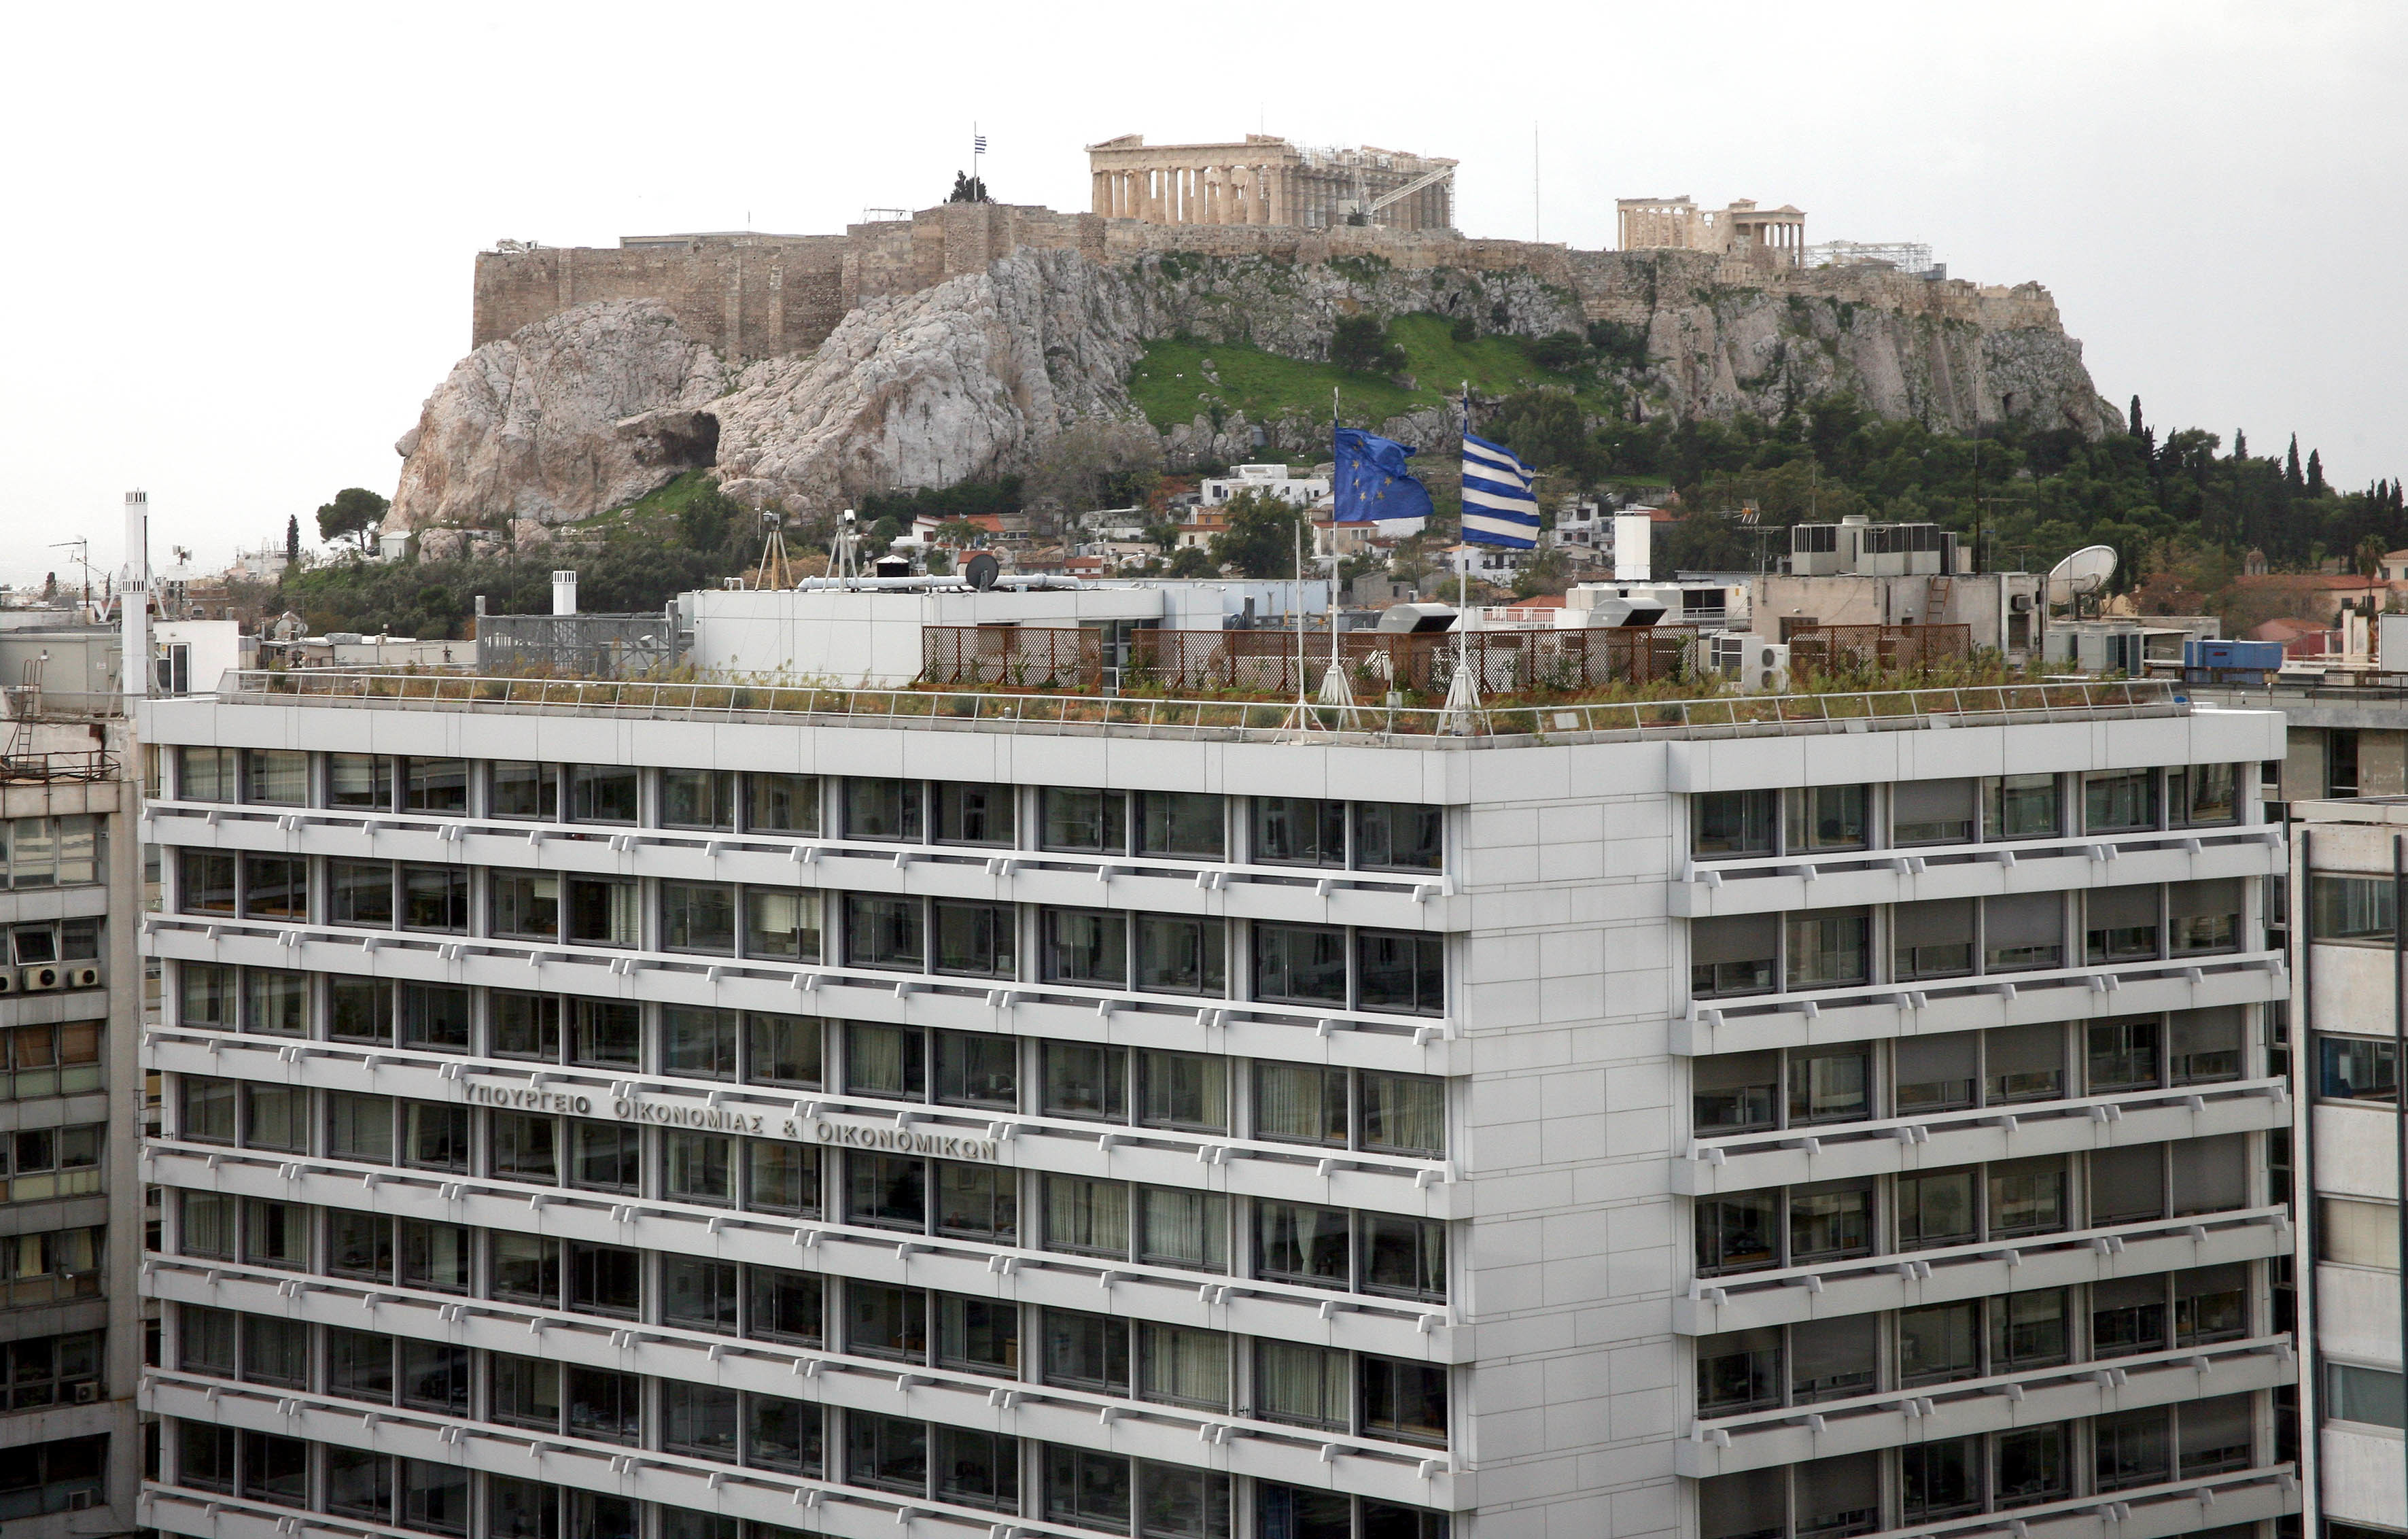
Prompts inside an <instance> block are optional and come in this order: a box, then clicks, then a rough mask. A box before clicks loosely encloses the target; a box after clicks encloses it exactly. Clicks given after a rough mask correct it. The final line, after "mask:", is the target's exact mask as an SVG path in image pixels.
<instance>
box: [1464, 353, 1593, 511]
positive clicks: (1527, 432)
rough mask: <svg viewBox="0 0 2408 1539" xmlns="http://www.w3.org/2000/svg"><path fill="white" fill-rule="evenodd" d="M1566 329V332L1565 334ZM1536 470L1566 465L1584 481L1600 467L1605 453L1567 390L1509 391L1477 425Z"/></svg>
mask: <svg viewBox="0 0 2408 1539" xmlns="http://www.w3.org/2000/svg"><path fill="white" fill-rule="evenodd" d="M1567 335H1569V334H1567ZM1480 436H1481V437H1482V438H1484V439H1495V440H1496V441H1497V442H1498V443H1501V444H1503V445H1504V446H1505V447H1506V448H1508V449H1511V450H1512V451H1513V453H1517V454H1519V455H1521V456H1522V458H1524V459H1525V460H1527V461H1528V462H1529V463H1530V464H1531V465H1532V466H1533V467H1536V468H1538V469H1541V470H1558V469H1560V470H1569V471H1570V472H1571V473H1572V474H1573V475H1574V476H1575V477H1578V478H1579V479H1581V480H1583V481H1587V480H1590V479H1592V478H1593V477H1595V476H1596V475H1597V474H1598V471H1599V470H1601V469H1602V468H1603V466H1602V464H1601V461H1602V460H1603V458H1604V455H1603V454H1602V453H1600V452H1599V451H1598V447H1597V445H1595V444H1594V443H1592V442H1591V441H1590V439H1589V436H1588V423H1587V420H1586V419H1585V418H1584V416H1583V415H1582V413H1581V409H1580V403H1579V402H1578V401H1575V400H1574V399H1572V396H1571V393H1570V391H1566V390H1526V391H1523V392H1522V393H1521V394H1519V395H1515V396H1506V397H1505V399H1504V400H1502V401H1500V402H1498V406H1497V410H1494V411H1492V412H1490V413H1489V414H1488V420H1487V421H1486V422H1484V423H1483V424H1481V426H1480Z"/></svg>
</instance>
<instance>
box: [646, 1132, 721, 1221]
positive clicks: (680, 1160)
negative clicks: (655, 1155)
mask: <svg viewBox="0 0 2408 1539" xmlns="http://www.w3.org/2000/svg"><path fill="white" fill-rule="evenodd" d="M733 1154H734V1143H733V1141H732V1140H730V1139H729V1138H728V1136H727V1135H726V1134H724V1133H695V1132H687V1131H685V1130H684V1129H669V1130H667V1131H666V1132H664V1133H662V1135H661V1166H662V1187H663V1193H664V1195H665V1196H667V1198H668V1199H669V1201H673V1202H701V1203H708V1204H709V1205H710V1206H712V1207H726V1206H728V1205H729V1204H731V1203H732V1202H734V1201H735V1200H736V1187H735V1171H734V1166H733V1163H732V1158H733Z"/></svg>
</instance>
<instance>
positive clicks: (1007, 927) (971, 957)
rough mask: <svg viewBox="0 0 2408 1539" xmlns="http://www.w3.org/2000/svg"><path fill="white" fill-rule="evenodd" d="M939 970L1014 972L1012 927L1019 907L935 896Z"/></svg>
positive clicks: (981, 974)
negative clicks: (936, 897)
mask: <svg viewBox="0 0 2408 1539" xmlns="http://www.w3.org/2000/svg"><path fill="white" fill-rule="evenodd" d="M931 907H932V909H933V910H934V914H933V928H935V930H936V934H937V971H939V972H943V973H950V974H953V975H954V976H957V977H969V978H1009V977H1011V976H1012V975H1013V969H1014V966H1015V963H1014V962H1013V952H1014V947H1013V944H1012V942H1013V939H1014V937H1013V928H1014V924H1015V920H1016V917H1017V913H1018V911H1017V910H1016V909H1015V908H1014V907H1013V905H1011V904H1010V903H977V902H971V901H968V900H967V899H947V898H939V899H933V900H932V902H931Z"/></svg>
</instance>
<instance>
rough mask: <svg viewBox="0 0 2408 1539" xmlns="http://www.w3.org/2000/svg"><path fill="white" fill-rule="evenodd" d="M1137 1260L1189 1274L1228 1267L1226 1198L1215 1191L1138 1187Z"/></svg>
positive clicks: (1217, 1270) (1224, 1269) (1227, 1206)
mask: <svg viewBox="0 0 2408 1539" xmlns="http://www.w3.org/2000/svg"><path fill="white" fill-rule="evenodd" d="M1136 1202H1137V1217H1138V1226H1139V1232H1138V1245H1137V1259H1139V1260H1140V1261H1144V1262H1146V1263H1148V1264H1149V1265H1153V1266H1165V1267H1182V1268H1185V1269H1186V1270H1188V1271H1191V1272H1226V1271H1228V1270H1229V1200H1228V1198H1227V1197H1226V1196H1224V1195H1223V1194H1221V1193H1219V1192H1202V1191H1190V1190H1186V1189H1184V1188H1174V1187H1138V1188H1136Z"/></svg>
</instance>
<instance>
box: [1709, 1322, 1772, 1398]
mask: <svg viewBox="0 0 2408 1539" xmlns="http://www.w3.org/2000/svg"><path fill="white" fill-rule="evenodd" d="M1781 1335H1782V1332H1781V1329H1780V1327H1778V1326H1772V1327H1769V1328H1766V1329H1762V1330H1729V1331H1725V1332H1724V1333H1723V1334H1721V1335H1718V1336H1700V1337H1699V1338H1698V1414H1699V1416H1710V1417H1723V1416H1737V1415H1739V1414H1740V1413H1741V1412H1743V1411H1764V1410H1770V1409H1771V1408H1772V1407H1774V1406H1776V1405H1779V1404H1781V1403H1782V1384H1781V1380H1782V1371H1781V1357H1782V1344H1781Z"/></svg>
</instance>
